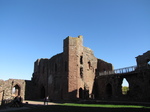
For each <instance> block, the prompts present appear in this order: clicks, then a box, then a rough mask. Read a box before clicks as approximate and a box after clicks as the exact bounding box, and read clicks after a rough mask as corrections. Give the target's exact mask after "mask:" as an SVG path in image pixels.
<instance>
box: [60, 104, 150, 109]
mask: <svg viewBox="0 0 150 112" xmlns="http://www.w3.org/2000/svg"><path fill="white" fill-rule="evenodd" d="M60 105H63V106H79V107H105V108H150V107H146V106H139V105H112V104H76V103H64V104H60Z"/></svg>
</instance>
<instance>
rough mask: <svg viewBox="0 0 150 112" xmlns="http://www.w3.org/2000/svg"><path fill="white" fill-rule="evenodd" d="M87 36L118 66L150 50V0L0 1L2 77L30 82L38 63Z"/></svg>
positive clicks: (98, 54)
mask: <svg viewBox="0 0 150 112" xmlns="http://www.w3.org/2000/svg"><path fill="white" fill-rule="evenodd" d="M78 35H83V37H84V43H83V45H84V46H85V47H89V48H91V49H92V50H93V51H94V54H95V56H96V57H97V58H99V59H103V60H105V61H107V62H109V63H112V64H113V66H114V68H115V69H117V68H122V67H128V66H132V65H136V60H135V57H136V56H138V55H141V54H143V53H144V52H146V51H148V50H150V44H149V43H150V0H0V79H4V80H6V79H9V78H16V79H31V77H32V73H33V67H34V62H35V61H36V60H37V59H38V58H50V57H52V56H53V55H55V54H58V53H61V52H62V51H63V39H65V38H66V37H67V36H71V37H77V36H78Z"/></svg>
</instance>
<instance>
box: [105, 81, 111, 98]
mask: <svg viewBox="0 0 150 112" xmlns="http://www.w3.org/2000/svg"><path fill="white" fill-rule="evenodd" d="M106 95H107V98H111V96H112V86H111V84H110V83H108V84H107V86H106Z"/></svg>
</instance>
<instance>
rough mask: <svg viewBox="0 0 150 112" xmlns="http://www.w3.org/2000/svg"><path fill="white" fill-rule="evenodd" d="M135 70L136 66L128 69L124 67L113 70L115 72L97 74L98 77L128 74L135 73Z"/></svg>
mask: <svg viewBox="0 0 150 112" xmlns="http://www.w3.org/2000/svg"><path fill="white" fill-rule="evenodd" d="M136 68H137V66H130V67H125V68H120V69H115V70H112V71H104V72H99V76H101V75H111V74H124V73H129V72H133V71H135V70H136Z"/></svg>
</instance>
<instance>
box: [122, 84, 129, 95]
mask: <svg viewBox="0 0 150 112" xmlns="http://www.w3.org/2000/svg"><path fill="white" fill-rule="evenodd" d="M128 91H129V87H127V86H122V94H123V95H126V94H127V93H128Z"/></svg>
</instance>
